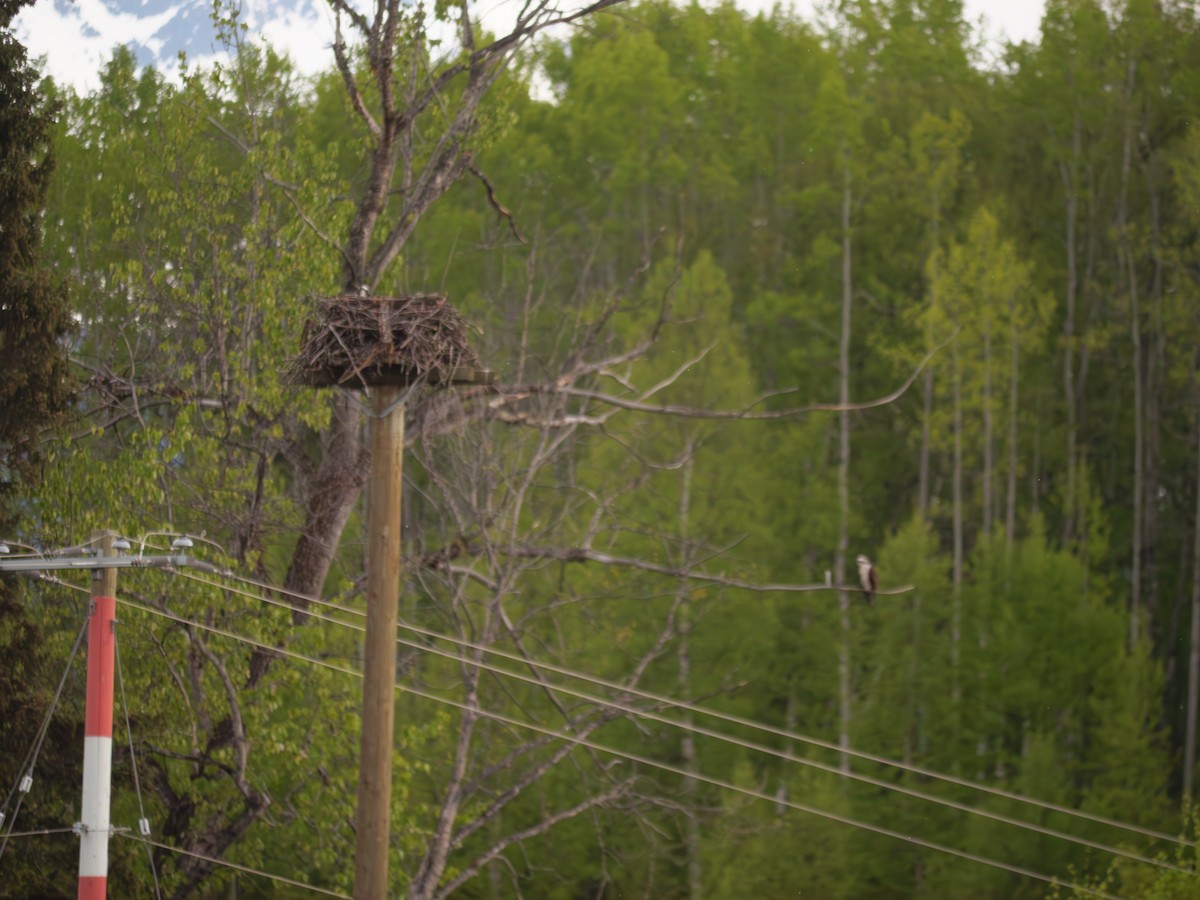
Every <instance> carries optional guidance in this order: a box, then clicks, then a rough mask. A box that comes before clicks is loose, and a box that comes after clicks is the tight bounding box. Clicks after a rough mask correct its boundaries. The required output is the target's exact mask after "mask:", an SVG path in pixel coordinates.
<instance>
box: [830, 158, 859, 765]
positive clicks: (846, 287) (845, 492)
mask: <svg viewBox="0 0 1200 900" xmlns="http://www.w3.org/2000/svg"><path fill="white" fill-rule="evenodd" d="M842 165H843V169H842V333H841V341H840V343H839V346H838V403H840V404H841V406H842V410H841V412H840V413H839V414H838V508H839V511H840V521H839V525H838V541H837V552H836V554H835V556H834V562H833V567H834V577H835V578H836V579H837V583H838V584H845V583H846V582H845V575H846V557H847V555H848V554H849V550H850V412H849V410H848V408H847V407H848V406H849V404H850V312H851V304H852V301H853V296H854V291H853V283H852V281H851V274H852V270H851V259H852V257H851V250H852V244H851V236H850V210H851V192H850V162H849V158H848V154H847V152H846V151H845V150H843V153H842ZM838 612H839V616H840V619H841V634H842V640H841V644H840V646H839V648H838V710H839V717H838V718H839V728H838V746H840V747H841V748H842V749H843V751H844V750H849V749H850V596H849V594H847V593H846V592H845V591H842V592H840V593H839V594H838ZM841 767H842V771H849V770H850V756H849V754H848V753H845V752H843V753H842V755H841Z"/></svg>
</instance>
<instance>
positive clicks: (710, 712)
mask: <svg viewBox="0 0 1200 900" xmlns="http://www.w3.org/2000/svg"><path fill="white" fill-rule="evenodd" d="M213 568H214V570H215V571H216V574H219V575H221V576H223V577H226V578H230V579H231V580H233V581H238V582H242V583H245V584H249V585H251V586H253V587H257V588H260V589H262V590H267V591H275V592H278V593H280V594H284V595H286V596H292V597H295V598H297V599H303V600H306V601H309V602H312V603H315V604H317V605H320V606H325V607H328V608H331V609H335V610H337V611H339V612H343V613H347V614H350V615H355V616H359V617H361V616H362V615H363V613H362V612H361V611H359V610H356V609H353V608H351V607H347V606H343V605H341V604H337V603H332V602H330V601H327V600H322V599H319V598H314V597H308V596H306V595H303V594H299V593H296V592H294V591H289V590H286V589H284V588H278V587H272V586H271V585H268V584H265V583H263V582H259V581H256V580H255V579H251V578H246V577H244V576H239V575H236V574H234V573H232V572H229V571H228V570H217V569H216V567H213ZM175 574H177V575H179V576H182V577H184V578H187V579H190V580H192V581H196V582H198V583H200V584H205V585H208V586H210V587H215V588H218V589H219V590H224V591H230V592H231V593H236V594H240V595H241V596H245V597H249V598H251V599H255V600H259V601H261V602H264V603H268V604H271V605H273V606H278V607H280V608H283V609H288V610H291V611H293V612H301V613H303V614H305V615H309V616H312V617H314V618H317V619H320V620H322V621H327V622H330V623H332V624H336V625H341V626H343V627H346V628H350V629H353V630H356V631H362V630H363V629H362V628H361V627H360V626H356V625H354V624H352V623H350V622H344V621H341V620H339V619H334V618H331V617H329V616H324V615H322V614H320V613H317V612H313V611H311V610H307V609H301V608H299V607H297V606H296V605H294V604H291V603H285V602H283V601H279V600H275V599H273V598H271V597H267V596H262V595H260V594H251V593H249V592H246V591H238V590H235V589H233V588H230V587H228V586H227V585H222V584H219V583H217V582H213V581H209V580H207V579H204V578H200V577H198V576H195V575H192V574H190V573H187V572H176V573H175ZM400 627H401V628H403V629H405V630H407V631H410V632H413V633H414V634H418V635H420V636H422V637H427V638H431V639H435V640H442V641H446V642H447V643H451V644H454V645H456V646H458V647H461V648H464V649H469V650H476V651H481V652H485V653H489V654H492V655H494V656H498V657H501V658H503V659H507V660H509V661H511V662H516V663H520V664H522V665H529V666H533V667H535V668H539V669H543V670H545V671H548V672H553V673H555V674H558V675H563V676H565V677H568V678H575V679H578V680H580V681H584V682H587V683H591V684H594V685H597V686H599V687H604V688H607V689H610V690H615V691H618V692H620V693H623V694H626V695H628V696H631V697H636V698H639V699H643V700H650V701H653V702H655V703H660V704H664V705H667V706H671V707H674V708H676V709H680V710H683V711H686V712H693V713H698V714H700V715H705V716H710V717H712V718H715V719H718V720H723V721H726V722H729V723H731V724H735V725H740V726H743V727H746V728H751V729H754V730H756V731H760V732H762V733H765V734H770V735H773V736H776V737H781V738H785V739H787V740H793V741H796V742H798V743H804V744H809V745H811V746H815V747H819V748H822V749H825V750H831V751H835V752H839V753H842V752H844V753H846V754H847V755H849V756H854V757H856V758H859V759H863V760H866V761H869V762H873V763H876V764H879V765H886V766H890V767H892V768H896V769H899V770H901V771H906V772H910V773H912V774H915V775H920V776H922V777H925V778H931V779H936V780H939V781H943V782H946V783H948V784H953V785H956V786H958V787H965V788H969V789H971V790H976V791H980V792H982V793H987V794H991V795H993V796H997V797H1002V798H1004V799H1007V800H1013V801H1017V802H1021V803H1025V804H1028V805H1031V806H1035V807H1040V808H1042V809H1046V810H1050V811H1053V812H1058V813H1062V814H1065V815H1070V816H1073V817H1075V818H1080V819H1085V820H1087V821H1091V822H1095V823H1097V824H1101V825H1106V826H1108V827H1112V828H1118V829H1122V830H1125V831H1131V832H1135V833H1137V834H1141V835H1143V836H1145V837H1150V838H1154V839H1156V840H1163V841H1169V842H1172V843H1175V844H1180V845H1183V846H1190V842H1189V841H1187V840H1185V839H1183V838H1180V837H1178V836H1176V835H1171V834H1167V833H1166V832H1161V831H1156V830H1154V829H1150V828H1144V827H1142V826H1140V825H1132V824H1129V823H1125V822H1120V821H1117V820H1116V819H1110V818H1108V817H1106V816H1101V815H1098V814H1095V813H1090V812H1087V811H1084V810H1078V809H1073V808H1071V807H1068V806H1063V805H1061V804H1057V803H1053V802H1050V801H1044V800H1037V799H1034V798H1031V797H1027V796H1025V795H1023V794H1018V793H1015V792H1013V791H1008V790H1005V789H1004V788H999V787H994V786H992V785H986V784H981V783H978V782H974V781H970V780H968V779H965V778H959V777H957V776H954V775H946V774H943V773H940V772H936V771H934V770H932V769H926V768H924V767H922V766H915V765H912V764H909V763H903V762H900V761H898V760H893V759H889V758H887V757H883V756H878V755H876V754H873V753H867V752H865V751H862V750H853V749H849V748H842V747H840V746H839V745H837V744H834V743H832V742H830V741H824V740H822V739H820V738H814V737H811V736H808V735H804V734H800V733H797V732H792V731H787V730H785V729H782V728H776V727H774V726H771V725H767V724H765V723H762V722H757V721H755V720H753V719H747V718H743V717H741V716H737V715H733V714H729V713H724V712H721V711H719V710H715V709H711V708H709V707H704V706H699V705H696V704H693V703H688V702H687V701H683V700H677V699H675V698H672V697H668V696H666V695H663V694H657V693H654V692H651V691H645V690H641V689H639V688H633V687H629V686H626V685H621V684H619V683H617V682H613V681H608V680H606V679H603V678H598V677H596V676H592V675H588V674H586V673H583V672H578V671H575V670H573V669H569V668H566V667H564V666H559V665H557V664H554V663H549V662H543V661H540V660H533V659H527V658H525V657H522V656H519V655H517V654H515V653H510V652H508V651H506V650H501V649H499V648H496V647H490V646H486V645H483V644H477V643H474V642H472V641H468V640H464V639H462V638H456V637H452V636H450V635H446V634H442V633H440V632H436V631H432V630H430V629H427V628H422V627H420V626H417V625H410V624H408V623H405V622H401V623H400ZM396 640H397V643H399V644H401V645H402V646H406V647H411V648H415V649H418V650H422V651H425V652H429V653H435V654H437V655H441V656H446V657H448V658H451V659H455V660H458V661H461V662H467V664H469V665H472V666H478V667H480V668H483V669H486V670H488V671H493V672H497V673H499V674H503V675H507V676H510V677H513V678H516V679H519V680H523V681H526V682H529V683H533V684H537V685H539V686H542V687H548V688H549V689H552V690H556V691H561V692H562V693H566V694H571V695H572V696H576V697H580V698H582V699H588V700H590V701H592V702H596V703H602V704H607V705H610V706H612V707H613V708H616V709H620V710H622V711H623V712H628V713H631V714H634V715H641V716H645V717H647V718H651V719H654V720H655V721H659V722H663V723H665V724H668V725H674V726H675V727H678V728H683V729H686V730H690V731H694V732H695V733H697V734H703V735H705V736H707V737H713V738H715V739H717V740H722V741H727V742H730V743H734V744H738V745H740V746H742V747H745V748H747V749H754V750H757V751H758V752H762V753H766V754H769V755H772V756H776V757H778V758H780V759H785V760H788V761H791V762H796V763H799V764H800V765H806V766H810V767H812V768H818V769H822V770H824V771H828V772H832V773H833V774H837V775H840V776H846V777H850V778H852V779H855V780H858V781H863V782H866V783H869V784H872V785H874V786H877V787H881V788H884V789H887V790H892V791H896V792H898V793H902V794H908V795H910V796H913V797H917V798H920V799H924V800H928V801H930V802H934V803H939V804H941V805H944V806H948V807H950V808H953V809H958V810H962V811H965V812H968V813H973V814H975V815H979V816H982V817H984V818H990V819H993V820H995V821H999V822H1003V823H1005V824H1009V825H1013V826H1016V827H1024V828H1028V829H1029V830H1032V831H1036V832H1039V833H1041V834H1045V835H1048V836H1052V837H1058V838H1061V839H1062V840H1066V841H1071V842H1073V843H1077V844H1082V845H1084V846H1088V847H1092V848H1093V849H1097V850H1103V851H1105V852H1109V853H1114V854H1116V855H1119V856H1126V857H1127V858H1130V859H1134V860H1137V861H1139V862H1144V863H1148V864H1150V865H1154V866H1158V867H1160V868H1165V869H1172V870H1175V871H1180V872H1190V870H1188V869H1185V868H1182V867H1179V866H1176V865H1174V864H1172V863H1168V862H1165V861H1163V860H1155V859H1152V858H1150V857H1146V856H1142V855H1139V854H1136V853H1132V852H1129V851H1124V850H1120V849H1118V848H1115V847H1111V846H1109V845H1106V844H1103V843H1100V842H1096V841H1091V840H1089V839H1088V838H1081V837H1076V836H1074V835H1070V834H1067V833H1065V832H1061V831H1057V830H1056V829H1053V828H1049V827H1047V826H1042V825H1037V824H1035V823H1030V822H1025V821H1023V820H1020V819H1013V818H1011V817H1009V816H1005V815H1003V814H1002V813H994V812H991V811H987V810H980V809H978V808H976V807H971V806H968V805H966V804H962V803H958V802H957V801H954V800H949V799H944V798H940V797H936V796H934V795H930V794H925V793H924V792H922V791H917V790H915V789H913V788H906V787H903V786H901V785H896V784H893V783H891V782H887V781H882V780H879V779H873V778H871V777H869V776H866V775H859V774H857V773H846V772H843V771H841V770H840V769H837V768H836V767H833V766H828V765H825V764H822V763H820V762H817V761H815V760H808V759H804V758H802V757H797V756H795V755H794V754H791V753H789V752H787V751H784V750H778V749H776V748H773V747H767V746H765V745H762V744H757V743H754V742H749V741H742V740H740V739H738V738H735V737H733V736H731V735H725V734H722V733H721V732H716V731H712V730H710V729H706V728H703V727H701V726H694V725H689V724H686V723H682V722H678V721H676V720H673V719H667V718H665V717H661V716H658V715H657V714H654V713H649V712H644V711H640V710H636V709H633V708H630V707H628V706H624V705H621V704H619V703H617V702H615V701H606V700H601V699H599V698H596V697H593V696H590V695H587V694H583V693H580V692H577V691H574V690H573V689H572V688H568V687H564V686H561V685H547V684H545V683H544V682H541V681H537V680H536V679H531V678H529V677H528V676H525V675H522V674H520V673H517V672H512V671H510V670H507V669H500V668H495V667H492V666H489V665H488V664H486V663H482V662H480V663H475V662H470V661H467V660H463V659H462V658H461V657H460V656H457V655H454V654H449V653H447V652H446V651H444V650H440V649H437V648H435V647H431V646H429V645H427V644H420V643H416V642H413V641H408V640H405V639H404V638H397V639H396Z"/></svg>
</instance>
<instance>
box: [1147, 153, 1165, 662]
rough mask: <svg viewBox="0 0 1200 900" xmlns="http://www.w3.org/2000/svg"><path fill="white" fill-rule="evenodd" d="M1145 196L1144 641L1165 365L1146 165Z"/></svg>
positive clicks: (1157, 241)
mask: <svg viewBox="0 0 1200 900" xmlns="http://www.w3.org/2000/svg"><path fill="white" fill-rule="evenodd" d="M1146 166H1147V173H1146V193H1147V195H1148V197H1149V201H1150V247H1151V252H1152V253H1153V255H1154V273H1153V278H1152V280H1151V283H1150V311H1149V312H1150V314H1149V316H1148V318H1149V328H1150V334H1149V347H1148V348H1147V352H1146V383H1145V386H1144V390H1145V404H1146V411H1145V416H1144V418H1143V426H1142V427H1143V429H1144V430H1145V433H1144V442H1145V448H1144V453H1145V458H1144V460H1143V463H1144V468H1143V473H1144V479H1145V481H1144V483H1143V491H1144V494H1143V499H1144V500H1145V502H1144V503H1143V505H1142V518H1143V523H1142V525H1143V528H1142V557H1143V560H1144V562H1143V573H1142V574H1143V581H1144V583H1145V596H1144V600H1145V609H1146V623H1147V632H1146V634H1147V637H1149V638H1150V639H1151V640H1153V639H1154V633H1153V631H1152V630H1150V629H1151V628H1153V626H1154V623H1156V622H1157V621H1158V620H1159V609H1158V602H1159V584H1158V582H1159V570H1158V509H1159V502H1158V497H1159V490H1160V488H1159V459H1160V456H1161V445H1162V383H1163V378H1164V376H1165V365H1166V361H1165V360H1164V358H1163V343H1164V339H1163V336H1164V331H1163V328H1164V326H1163V260H1162V243H1161V241H1162V232H1161V221H1160V216H1161V209H1160V205H1159V195H1158V191H1157V190H1156V189H1155V185H1154V179H1153V176H1152V173H1151V172H1150V171H1149V163H1147V164H1146Z"/></svg>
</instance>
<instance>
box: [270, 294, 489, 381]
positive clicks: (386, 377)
mask: <svg viewBox="0 0 1200 900" xmlns="http://www.w3.org/2000/svg"><path fill="white" fill-rule="evenodd" d="M318 313H319V315H318V317H317V319H316V320H313V319H309V320H308V321H307V322H305V323H304V338H303V341H302V343H301V347H300V353H299V354H298V355H297V356H296V357H295V359H293V360H292V363H291V366H290V369H289V374H290V375H291V378H292V379H293V380H295V381H299V382H303V383H307V384H326V385H341V386H348V387H354V386H364V385H369V384H379V383H393V384H394V383H404V384H409V383H413V382H416V381H419V380H424V381H425V382H426V383H428V384H431V385H434V386H440V385H446V384H449V383H450V382H451V381H452V380H453V379H454V376H455V372H456V371H460V370H463V369H468V368H472V367H476V366H478V365H479V358H478V357H477V356H476V355H475V351H474V350H472V349H471V346H470V344H468V343H467V333H468V332H469V331H470V329H471V326H470V325H469V324H468V323H467V320H466V319H464V318H463V317H462V316H461V315H459V313H458V311H457V310H455V309H454V307H453V306H451V305H450V304H449V302H448V301H447V300H446V298H445V297H444V296H442V295H441V294H413V295H410V296H408V297H374V296H370V295H366V296H363V295H358V294H342V295H341V296H338V297H326V298H323V299H321V301H320V304H319V308H318Z"/></svg>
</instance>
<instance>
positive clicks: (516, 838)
mask: <svg viewBox="0 0 1200 900" xmlns="http://www.w3.org/2000/svg"><path fill="white" fill-rule="evenodd" d="M632 785H633V779H627V780H625V781H622V782H620V783H618V784H617V785H615V786H614V787H612V788H609V789H608V790H607V791H604V792H602V793H599V794H593V795H592V796H591V797H588V798H587V799H585V800H583V801H582V802H580V803H577V804H575V805H574V806H572V807H570V808H569V809H564V810H561V811H559V812H557V813H554V814H553V815H551V816H547V817H546V818H545V819H543V820H542V821H540V822H538V823H537V824H536V825H531V826H530V827H529V828H526V829H524V830H523V831H518V832H516V833H514V834H510V835H508V836H507V837H505V838H502V839H501V840H499V841H497V842H496V843H495V844H493V845H492V846H491V847H490V848H488V849H487V850H485V851H484V852H483V853H481V854H480V855H479V856H477V857H476V858H475V859H474V860H472V861H471V862H470V863H468V864H467V865H466V866H465V867H464V868H463V870H462V871H461V872H460V873H459V874H458V875H457V876H456V877H455V878H452V879H451V880H450V881H448V882H446V884H445V885H444V886H443V887H442V888H441V890H439V891H438V892H437V893H435V894H434V895H433V896H434V897H435V898H436V900H442V898H444V897H449V896H451V895H452V894H453V893H454V891H456V890H457V889H458V888H460V887H461V886H462V885H464V884H465V883H466V882H467V881H469V880H470V879H472V878H474V877H475V876H476V875H477V874H478V873H479V871H480V869H482V868H483V867H484V866H486V865H487V864H488V863H490V862H491V861H492V860H494V859H495V858H496V857H498V856H500V854H502V853H503V852H504V851H505V850H507V849H508V848H509V847H511V846H512V845H513V844H518V843H520V842H522V841H527V840H529V839H530V838H535V837H537V836H538V835H541V834H545V833H546V832H547V831H549V830H550V829H551V828H553V827H554V826H555V825H558V824H559V823H560V822H565V821H566V820H568V819H572V818H574V817H575V816H578V815H579V814H580V813H584V812H587V811H588V810H589V809H592V808H593V807H596V806H602V805H607V804H610V803H612V802H613V801H614V800H617V799H619V798H620V797H622V796H624V795H625V794H627V793H628V792H629V790H630V788H631V787H632Z"/></svg>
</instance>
